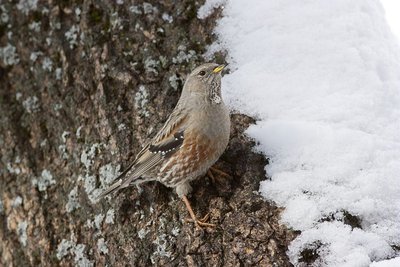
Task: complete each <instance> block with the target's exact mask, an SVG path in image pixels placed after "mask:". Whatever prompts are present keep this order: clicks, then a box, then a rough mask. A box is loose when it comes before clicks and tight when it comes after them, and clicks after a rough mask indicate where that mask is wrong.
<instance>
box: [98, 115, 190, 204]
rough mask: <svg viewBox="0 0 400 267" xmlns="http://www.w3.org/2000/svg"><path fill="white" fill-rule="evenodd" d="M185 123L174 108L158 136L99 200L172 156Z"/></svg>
mask: <svg viewBox="0 0 400 267" xmlns="http://www.w3.org/2000/svg"><path fill="white" fill-rule="evenodd" d="M186 121H187V116H181V111H180V109H177V108H176V109H175V110H174V111H173V112H172V113H171V115H170V117H169V118H168V120H167V121H166V122H165V124H164V126H163V128H162V129H161V130H160V131H159V132H158V134H157V135H156V136H155V137H154V138H153V139H152V141H151V142H150V143H148V144H147V145H146V146H145V147H144V148H143V149H142V150H141V151H140V152H139V153H138V155H137V157H136V159H135V160H134V162H133V163H132V164H130V165H129V167H128V168H127V169H126V170H125V171H124V172H123V173H122V174H121V175H119V176H118V177H117V178H116V181H115V182H114V183H113V184H112V185H111V186H110V187H109V188H107V189H106V190H105V191H104V192H103V193H102V194H101V195H100V196H99V198H102V197H104V196H106V195H108V194H110V193H111V192H114V191H117V190H119V189H122V188H125V187H127V186H129V185H130V184H132V183H134V180H135V179H137V178H139V177H140V176H142V175H143V174H145V173H147V172H149V171H150V170H152V169H153V168H154V167H155V166H157V164H159V163H160V162H161V161H162V160H163V159H165V158H166V157H170V156H171V155H172V154H174V153H175V152H176V151H177V150H178V149H179V148H180V146H181V145H182V143H183V140H184V130H185V128H186V127H185V126H186V125H185V122H186Z"/></svg>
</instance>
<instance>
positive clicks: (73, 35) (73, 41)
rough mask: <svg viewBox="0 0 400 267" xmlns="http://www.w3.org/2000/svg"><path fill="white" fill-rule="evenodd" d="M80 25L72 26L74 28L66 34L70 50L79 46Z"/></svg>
mask: <svg viewBox="0 0 400 267" xmlns="http://www.w3.org/2000/svg"><path fill="white" fill-rule="evenodd" d="M79 31H80V28H79V25H72V27H71V28H70V29H69V30H68V31H66V32H65V34H64V35H65V39H67V42H68V43H69V48H71V49H73V48H74V47H75V46H76V45H77V44H78V37H79Z"/></svg>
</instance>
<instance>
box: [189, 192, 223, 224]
mask: <svg viewBox="0 0 400 267" xmlns="http://www.w3.org/2000/svg"><path fill="white" fill-rule="evenodd" d="M182 200H183V202H185V205H186V208H187V210H188V212H189V214H190V217H191V218H192V220H193V222H194V223H195V224H196V226H197V227H199V228H201V227H215V226H216V225H215V224H212V223H206V221H207V220H208V218H209V217H210V216H209V215H208V214H207V215H206V216H204V218H203V219H197V217H196V215H195V214H194V212H193V209H192V206H191V205H190V202H189V200H188V199H187V197H186V196H183V197H182Z"/></svg>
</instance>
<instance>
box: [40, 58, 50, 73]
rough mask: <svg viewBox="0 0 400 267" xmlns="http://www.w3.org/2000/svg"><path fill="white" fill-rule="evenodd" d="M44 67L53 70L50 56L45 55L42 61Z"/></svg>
mask: <svg viewBox="0 0 400 267" xmlns="http://www.w3.org/2000/svg"><path fill="white" fill-rule="evenodd" d="M42 69H43V70H46V71H49V72H50V71H52V70H53V61H52V60H51V59H50V58H49V57H45V58H44V59H43V61H42Z"/></svg>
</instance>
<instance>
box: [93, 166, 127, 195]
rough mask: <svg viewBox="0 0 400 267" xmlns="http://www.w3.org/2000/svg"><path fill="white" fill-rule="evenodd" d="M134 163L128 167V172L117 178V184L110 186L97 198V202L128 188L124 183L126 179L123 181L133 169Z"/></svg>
mask: <svg viewBox="0 0 400 267" xmlns="http://www.w3.org/2000/svg"><path fill="white" fill-rule="evenodd" d="M133 165H134V163H132V164H131V165H129V166H128V168H126V170H124V171H123V172H122V173H121V174H120V175H119V176H118V177H117V178H115V179H114V180H115V182H114V183H113V184H112V185H110V186H109V187H108V188H107V189H106V190H104V191H103V192H102V193H101V194H100V195H99V196H98V197H97V198H96V202H97V201H99V200H100V199H102V198H103V197H105V196H107V195H109V194H111V193H112V192H117V191H119V190H120V189H122V188H125V187H126V184H125V183H124V179H122V178H123V177H124V176H125V175H126V174H127V173H128V172H129V171H130V170H131V169H132V166H133Z"/></svg>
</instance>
